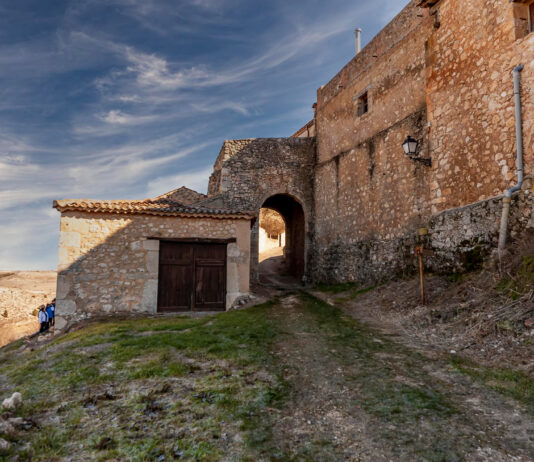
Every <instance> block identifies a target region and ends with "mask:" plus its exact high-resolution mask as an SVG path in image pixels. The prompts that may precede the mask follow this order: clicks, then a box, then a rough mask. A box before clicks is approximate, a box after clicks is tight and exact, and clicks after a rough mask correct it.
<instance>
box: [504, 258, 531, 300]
mask: <svg viewBox="0 0 534 462" xmlns="http://www.w3.org/2000/svg"><path fill="white" fill-rule="evenodd" d="M533 281H534V255H522V256H521V261H520V264H519V267H518V269H517V271H516V273H515V274H514V276H509V277H505V278H502V279H501V280H500V281H499V283H498V284H497V290H498V291H499V292H501V293H502V294H504V295H506V296H508V297H510V298H511V299H512V300H517V299H518V298H519V297H521V296H522V295H524V294H525V293H527V292H528V291H529V290H532V289H533V288H534V285H533Z"/></svg>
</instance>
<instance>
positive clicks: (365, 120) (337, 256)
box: [312, 0, 534, 281]
mask: <svg viewBox="0 0 534 462" xmlns="http://www.w3.org/2000/svg"><path fill="white" fill-rule="evenodd" d="M418 3H419V1H411V2H410V3H409V4H408V6H407V7H406V8H405V9H404V10H403V11H402V12H401V13H400V14H399V16H397V17H396V18H395V19H394V20H393V21H392V22H391V23H390V24H389V25H388V26H387V27H386V28H385V29H384V30H383V31H381V32H380V33H379V34H378V35H377V37H375V39H374V40H373V41H372V42H371V43H370V44H369V45H368V46H367V47H366V48H365V49H364V50H363V51H362V53H361V54H359V55H357V56H355V58H354V59H353V60H352V61H351V62H350V63H348V64H347V65H346V66H345V67H344V68H343V69H342V70H341V71H340V72H339V74H338V75H336V76H335V77H334V78H333V79H332V81H330V82H329V83H328V84H327V85H325V86H324V87H323V88H321V89H319V91H318V97H317V114H316V127H317V156H318V165H317V167H316V175H315V178H314V188H315V195H314V205H315V207H314V215H315V240H314V246H313V247H314V248H313V258H312V261H313V269H312V273H313V276H314V279H316V280H331V281H333V280H336V281H342V280H362V281H363V280H367V281H369V280H376V279H381V278H384V277H386V278H387V277H391V275H394V274H396V273H402V272H403V271H405V270H406V268H408V269H409V268H410V266H411V261H412V260H411V259H412V257H410V256H409V250H410V249H411V248H413V245H414V244H415V235H416V231H417V229H418V228H419V227H427V228H429V229H430V230H431V231H432V233H433V234H432V235H431V236H430V237H429V239H430V241H429V242H428V243H427V244H428V245H432V246H434V247H435V248H436V257H434V258H433V259H429V262H428V264H429V265H430V266H431V267H434V268H438V267H441V268H442V269H447V270H451V268H456V267H460V266H462V265H463V263H462V262H463V259H465V258H464V257H465V256H466V255H468V254H470V253H473V252H476V251H478V250H476V249H478V247H482V250H483V252H485V253H487V252H488V249H489V248H490V247H491V246H493V245H495V244H496V240H495V239H496V232H497V228H496V227H498V222H499V220H500V214H501V202H500V201H499V200H497V199H491V198H493V197H495V196H497V195H499V194H502V193H503V192H504V191H505V190H506V189H507V188H509V187H510V186H512V185H513V184H514V183H515V152H516V146H515V120H514V101H513V82H512V70H513V68H514V67H515V66H516V65H518V64H519V63H523V64H525V70H524V71H523V73H522V81H523V87H522V103H523V116H524V124H523V129H524V147H525V172H526V174H527V175H528V174H532V173H533V172H534V169H533V167H532V165H533V163H532V161H533V160H534V154H533V150H532V147H533V143H534V134H533V131H534V117H533V112H534V107H533V106H534V98H533V95H532V88H533V84H534V60H533V59H532V56H534V34H529V35H527V36H526V37H523V38H519V39H518V38H517V37H518V33H517V27H516V23H514V5H512V4H510V3H509V2H503V1H500V0H490V1H485V2H481V1H480V0H443V1H442V2H441V3H440V4H439V14H434V13H436V12H437V10H436V9H434V10H428V9H420V8H418V6H417V5H418ZM516 22H517V14H516ZM365 91H367V92H368V98H369V112H368V113H367V114H365V115H363V116H358V114H357V99H358V96H359V95H361V94H362V93H363V92H365ZM407 135H412V136H414V137H415V138H417V139H418V140H419V141H420V142H421V145H422V146H421V148H420V153H421V155H422V156H423V157H432V160H433V165H432V167H431V168H427V167H424V166H422V165H418V164H414V163H412V162H411V161H410V160H409V159H407V158H406V156H405V155H404V153H403V150H402V147H401V145H402V141H403V140H404V138H405V137H406V136H407ZM477 201H483V202H481V203H477ZM465 206H468V207H467V208H462V209H459V210H452V209H455V208H457V207H465ZM531 206H532V201H531V199H528V200H520V201H519V202H517V203H516V210H515V212H513V214H512V215H513V216H512V219H511V227H512V229H513V230H515V229H516V228H518V229H523V230H524V229H525V228H527V227H531V226H532V222H531V221H528V220H527V221H526V222H525V221H524V220H522V219H520V217H523V216H525V215H529V214H530V208H529V207H531ZM442 212H445V213H442ZM514 217H515V218H514ZM470 220H471V221H472V222H471V223H470V222H469V221H470ZM514 220H515V221H514ZM459 230H462V231H459ZM514 233H515V231H513V233H512V236H513V234H514ZM479 241H480V242H481V243H482V244H481V245H479V244H478V243H477V242H479ZM407 252H408V254H407ZM407 255H408V256H407Z"/></svg>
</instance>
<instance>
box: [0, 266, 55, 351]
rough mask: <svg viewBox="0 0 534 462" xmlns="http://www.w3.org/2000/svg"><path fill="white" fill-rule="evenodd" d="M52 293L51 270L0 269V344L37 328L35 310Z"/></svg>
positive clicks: (45, 301) (52, 278) (48, 298)
mask: <svg viewBox="0 0 534 462" xmlns="http://www.w3.org/2000/svg"><path fill="white" fill-rule="evenodd" d="M55 292H56V272H55V271H1V272H0V346H2V345H5V344H7V343H8V342H11V341H13V340H16V339H18V338H20V337H22V336H24V335H27V334H30V333H33V332H35V331H37V330H38V328H39V323H38V321H37V317H36V315H35V310H36V309H38V308H39V306H40V305H42V304H45V303H47V302H50V301H51V300H52V299H53V298H54V297H55Z"/></svg>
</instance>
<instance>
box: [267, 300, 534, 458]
mask: <svg viewBox="0 0 534 462" xmlns="http://www.w3.org/2000/svg"><path fill="white" fill-rule="evenodd" d="M273 317H274V318H275V319H276V320H277V321H279V322H280V323H281V324H282V325H283V326H284V330H285V334H284V335H283V338H282V339H281V341H280V342H279V343H278V345H277V348H276V353H277V355H278V357H279V358H280V362H281V363H282V364H284V366H285V369H284V378H285V380H287V381H288V382H289V383H290V384H291V385H292V386H291V389H292V392H291V395H290V396H289V398H288V403H287V405H286V406H284V407H283V408H282V410H281V413H280V415H279V418H278V419H277V420H276V424H275V426H274V429H273V434H274V437H275V438H274V439H275V441H277V444H278V445H279V448H280V450H281V451H282V452H284V453H286V454H290V455H291V456H292V457H293V458H294V459H295V460H310V461H311V460H313V461H331V460H336V461H337V460H346V461H373V462H374V461H377V462H379V461H392V460H394V461H410V462H411V461H491V462H499V461H502V462H505V461H506V462H509V461H525V462H526V461H532V460H534V421H533V419H532V416H531V415H529V414H528V413H526V412H525V411H524V410H523V409H521V407H520V405H518V404H517V403H515V402H512V401H511V400H508V399H507V398H504V397H503V396H501V395H500V394H497V393H496V392H493V391H491V390H489V389H487V388H485V387H483V386H481V385H478V384H475V383H473V382H472V381H471V380H470V379H469V378H467V377H466V376H463V375H461V374H460V373H458V372H456V371H455V370H453V368H452V367H451V366H449V365H448V363H447V362H444V361H440V360H436V359H430V358H427V357H425V356H423V355H421V354H420V353H418V352H415V351H413V350H411V349H409V348H407V347H405V346H401V345H399V344H398V343H396V342H394V341H393V340H391V339H390V338H388V337H385V336H383V335H380V334H377V333H375V332H374V331H372V330H370V329H367V328H365V327H362V326H360V325H358V324H356V323H355V322H354V321H353V320H352V319H351V318H349V317H348V316H346V315H345V314H343V313H342V312H341V311H340V310H339V309H337V308H335V307H331V306H329V305H327V304H325V303H323V302H321V301H319V300H317V299H314V298H312V297H310V296H307V295H287V296H285V297H283V298H282V301H281V303H280V304H279V305H277V306H276V307H275V308H274V310H273Z"/></svg>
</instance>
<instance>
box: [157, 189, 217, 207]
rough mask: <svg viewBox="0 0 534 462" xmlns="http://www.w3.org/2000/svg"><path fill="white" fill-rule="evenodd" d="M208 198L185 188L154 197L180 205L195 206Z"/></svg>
mask: <svg viewBox="0 0 534 462" xmlns="http://www.w3.org/2000/svg"><path fill="white" fill-rule="evenodd" d="M207 197H208V196H206V195H205V194H201V193H199V192H196V191H194V190H192V189H189V188H187V187H185V186H182V187H181V188H178V189H174V190H172V191H169V192H168V193H165V194H162V195H161V196H158V197H156V199H169V200H171V201H175V202H179V203H181V204H188V205H189V204H196V203H197V202H200V201H202V200H204V199H207Z"/></svg>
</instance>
